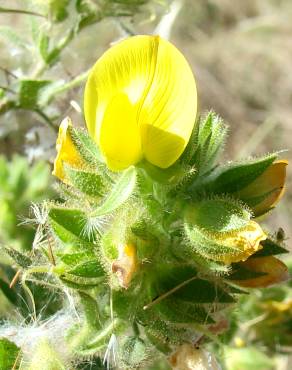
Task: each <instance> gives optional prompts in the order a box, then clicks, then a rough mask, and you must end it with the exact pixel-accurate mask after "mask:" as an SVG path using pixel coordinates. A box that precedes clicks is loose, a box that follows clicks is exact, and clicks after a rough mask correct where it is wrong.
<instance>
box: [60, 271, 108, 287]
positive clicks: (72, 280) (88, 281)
mask: <svg viewBox="0 0 292 370" xmlns="http://www.w3.org/2000/svg"><path fill="white" fill-rule="evenodd" d="M59 279H60V280H61V281H62V282H63V283H64V284H65V285H66V286H68V287H69V288H72V289H77V290H87V289H92V288H95V287H96V286H98V285H100V284H101V281H102V279H101V278H85V277H80V276H75V275H71V274H67V273H64V274H63V275H61V276H59Z"/></svg>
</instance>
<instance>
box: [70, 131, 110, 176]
mask: <svg viewBox="0 0 292 370" xmlns="http://www.w3.org/2000/svg"><path fill="white" fill-rule="evenodd" d="M69 132H70V136H71V139H72V141H73V143H74V145H75V147H76V149H77V150H78V152H79V154H80V156H81V157H82V158H83V159H84V161H85V162H86V163H87V164H88V165H90V166H92V168H95V169H96V168H97V167H98V168H99V167H100V165H101V164H102V163H104V160H103V157H102V155H101V153H100V150H99V148H98V146H97V145H96V143H95V142H94V141H93V140H92V138H91V137H90V136H89V134H88V132H87V131H85V130H83V129H80V128H74V127H72V126H69Z"/></svg>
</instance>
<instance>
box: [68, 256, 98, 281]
mask: <svg viewBox="0 0 292 370" xmlns="http://www.w3.org/2000/svg"><path fill="white" fill-rule="evenodd" d="M67 273H68V274H71V275H76V276H81V277H88V278H95V277H101V276H105V271H104V269H103V267H102V266H101V264H100V263H99V261H98V260H97V259H95V260H92V261H86V262H82V263H80V264H79V265H77V266H75V267H74V268H73V269H71V270H69V271H67Z"/></svg>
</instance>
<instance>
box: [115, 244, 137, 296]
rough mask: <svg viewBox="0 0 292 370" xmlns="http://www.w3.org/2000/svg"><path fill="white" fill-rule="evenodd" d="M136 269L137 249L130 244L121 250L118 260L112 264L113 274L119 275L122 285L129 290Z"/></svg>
mask: <svg viewBox="0 0 292 370" xmlns="http://www.w3.org/2000/svg"><path fill="white" fill-rule="evenodd" d="M136 269H137V252H136V247H135V246H134V245H133V244H131V243H128V244H126V245H124V246H122V247H121V248H120V249H119V257H118V259H117V260H116V261H114V262H113V263H112V272H113V273H115V274H116V275H117V277H118V280H119V283H120V285H121V286H122V287H123V288H125V289H127V288H128V287H129V284H130V282H131V280H132V278H133V275H134V273H135V271H136Z"/></svg>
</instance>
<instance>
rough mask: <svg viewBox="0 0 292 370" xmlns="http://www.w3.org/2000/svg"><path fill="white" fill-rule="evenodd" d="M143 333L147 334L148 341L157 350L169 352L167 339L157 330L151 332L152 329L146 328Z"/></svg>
mask: <svg viewBox="0 0 292 370" xmlns="http://www.w3.org/2000/svg"><path fill="white" fill-rule="evenodd" d="M145 334H146V336H147V339H148V340H149V341H150V343H151V344H152V345H153V346H154V347H155V348H156V349H158V351H160V352H162V353H164V354H166V355H168V354H170V353H171V351H172V349H171V347H170V346H169V344H168V343H167V341H166V340H165V339H164V338H163V337H162V336H161V335H160V333H159V332H158V333H157V332H153V330H151V329H149V328H146V329H145Z"/></svg>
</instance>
